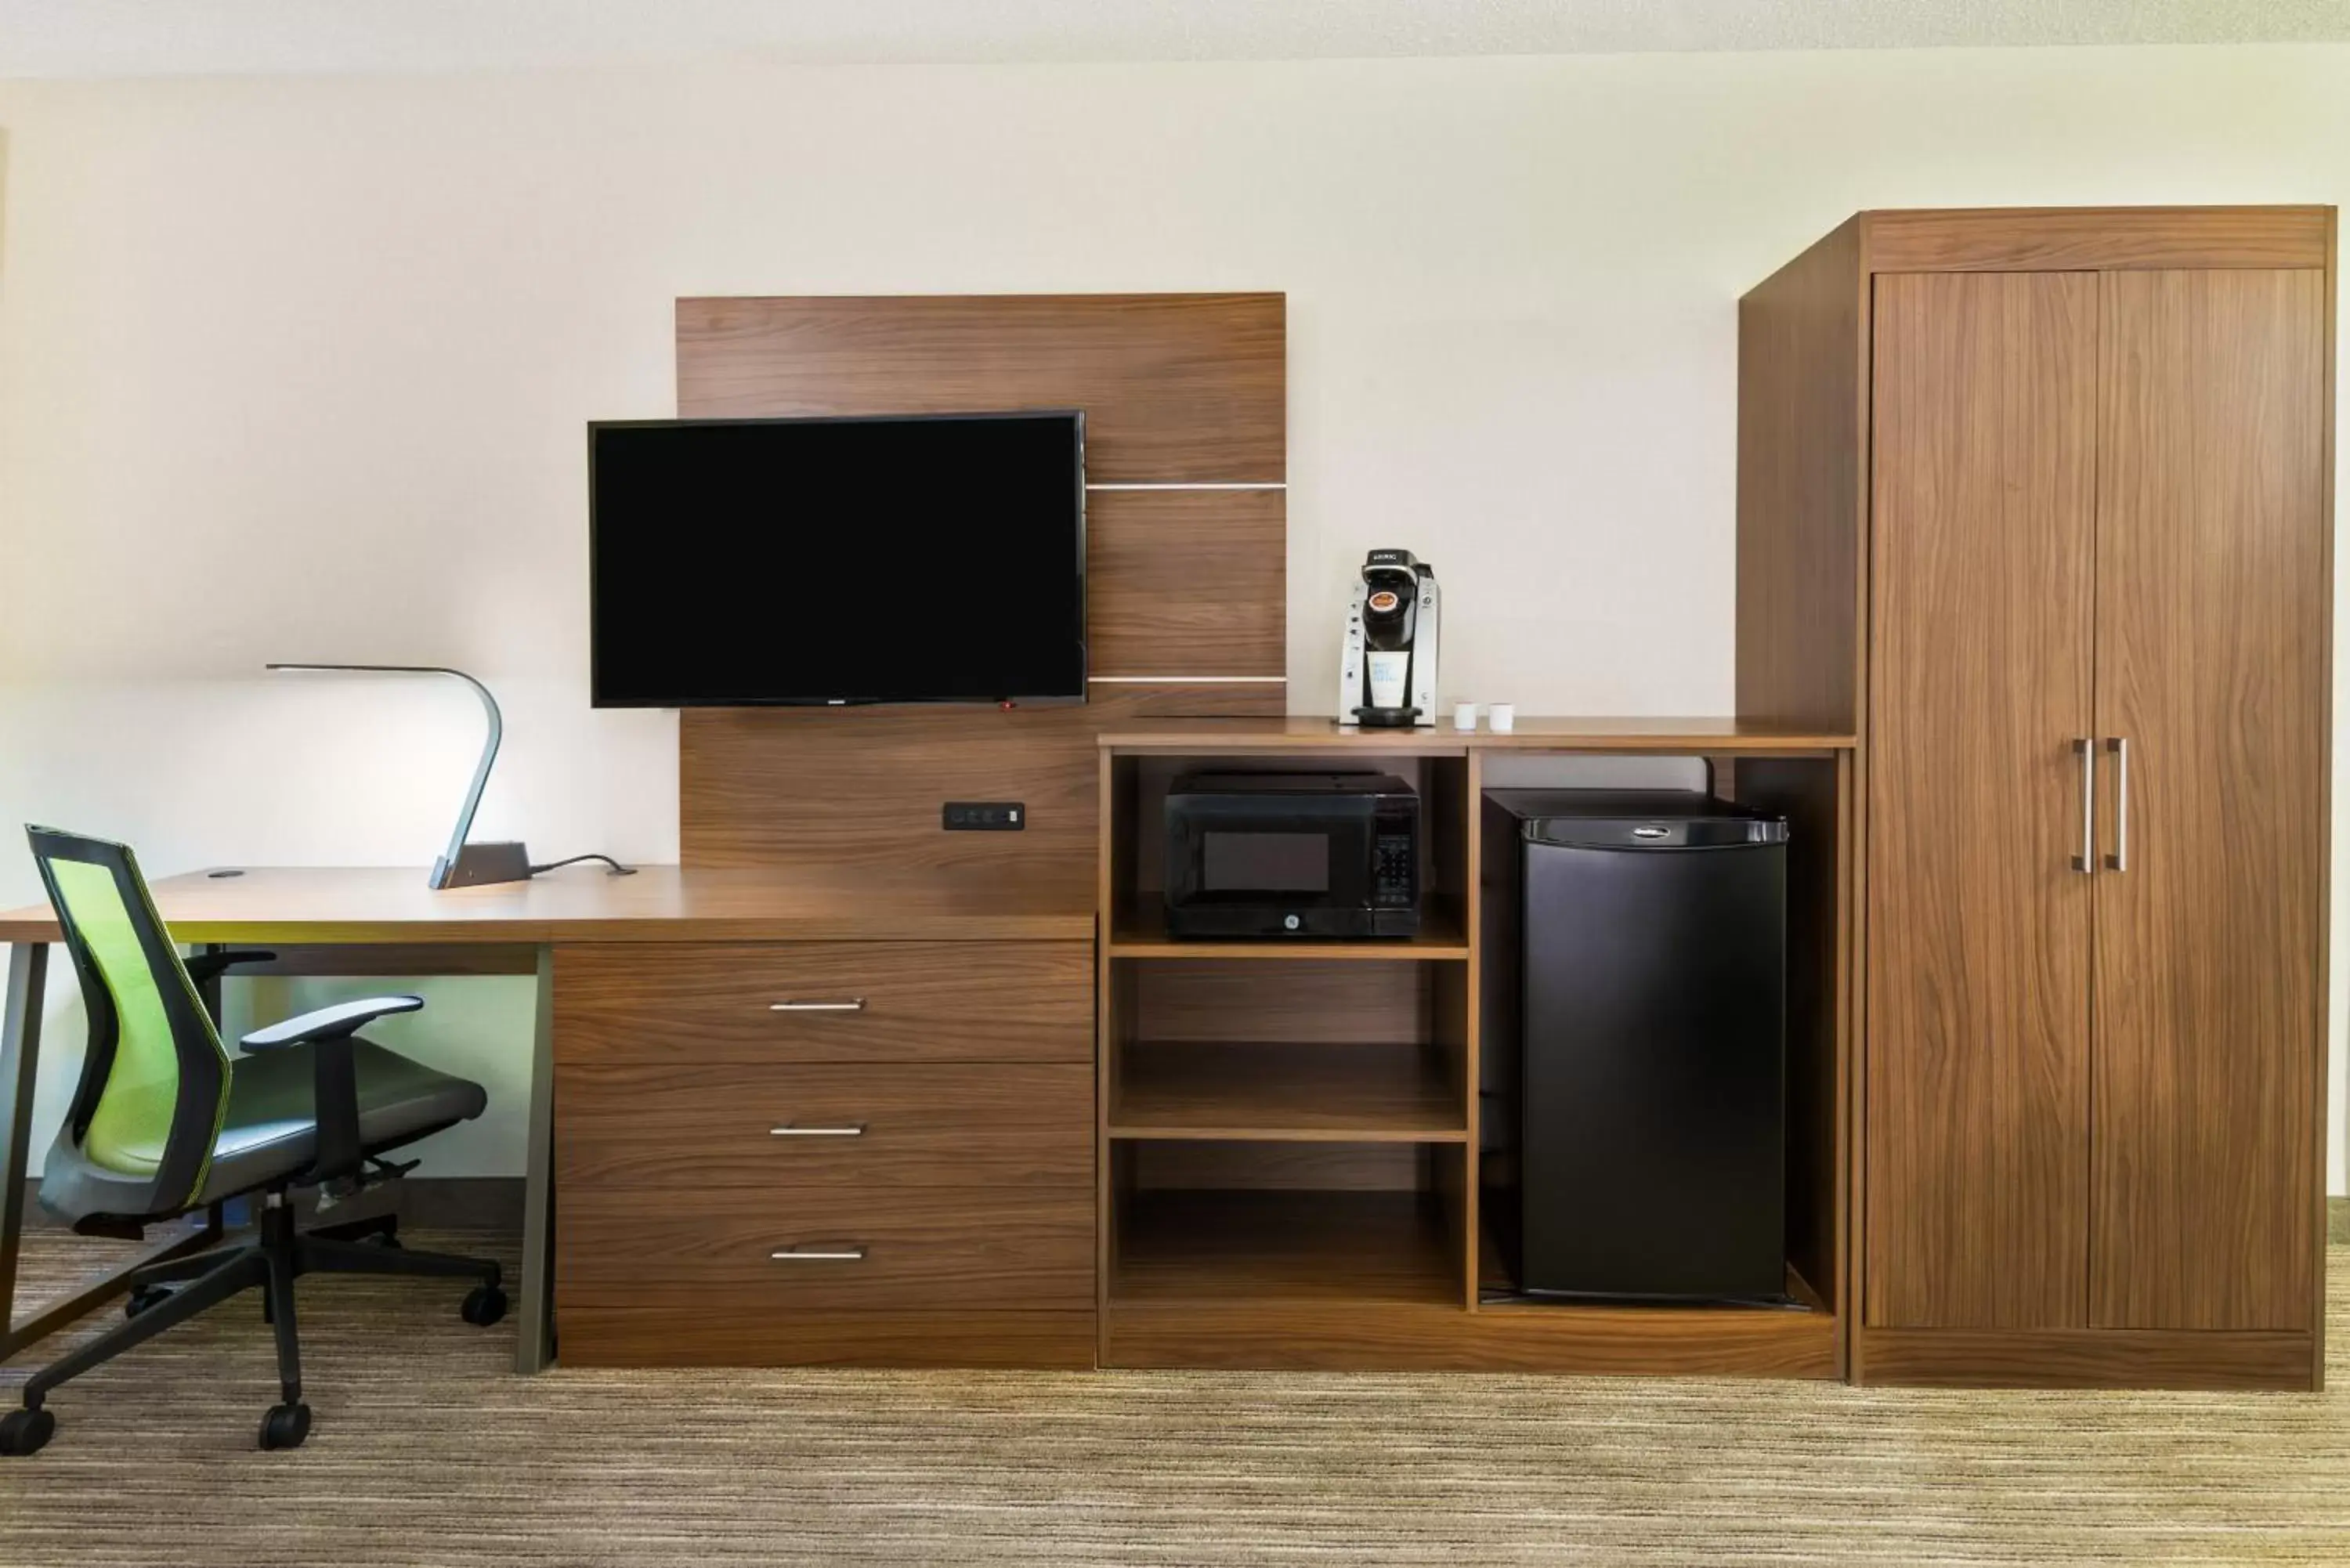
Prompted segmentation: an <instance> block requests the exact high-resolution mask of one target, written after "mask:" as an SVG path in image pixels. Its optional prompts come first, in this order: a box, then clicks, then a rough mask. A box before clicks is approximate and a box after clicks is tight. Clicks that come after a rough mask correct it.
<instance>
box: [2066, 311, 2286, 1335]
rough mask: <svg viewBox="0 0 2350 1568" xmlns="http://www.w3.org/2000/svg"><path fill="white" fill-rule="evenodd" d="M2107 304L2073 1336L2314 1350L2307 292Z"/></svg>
mask: <svg viewBox="0 0 2350 1568" xmlns="http://www.w3.org/2000/svg"><path fill="white" fill-rule="evenodd" d="M2103 284H2104V291H2105V293H2104V301H2105V309H2104V326H2105V337H2104V365H2105V374H2104V385H2105V395H2104V400H2103V418H2102V421H2101V431H2100V435H2101V442H2100V454H2101V456H2100V469H2099V483H2098V493H2099V501H2100V504H2099V514H2098V524H2097V729H2098V732H2099V733H2100V734H2101V735H2114V736H2121V737H2126V739H2127V741H2128V742H2129V768H2130V776H2129V802H2128V806H2129V843H2128V858H2127V869H2126V870H2118V871H2116V870H2108V871H2106V872H2105V873H2103V874H2101V875H2100V876H2099V877H2098V878H2097V888H2096V927H2097V971H2096V975H2097V1013H2096V1035H2095V1038H2096V1047H2095V1076H2096V1085H2097V1093H2096V1106H2095V1127H2094V1137H2093V1138H2092V1140H2091V1141H2092V1147H2093V1149H2094V1165H2093V1170H2094V1179H2093V1192H2094V1195H2095V1210H2096V1227H2095V1233H2094V1245H2093V1248H2092V1251H2091V1265H2090V1272H2089V1284H2090V1295H2089V1303H2090V1306H2089V1310H2090V1321H2091V1322H2092V1323H2093V1324H2097V1325H2099V1326H2104V1327H2112V1328H2147V1329H2292V1330H2304V1329H2308V1328H2310V1327H2312V1326H2313V1324H2314V1302H2315V1280H2316V1275H2317V1272H2318V1256H2317V1249H2316V1244H2315V1237H2316V1235H2317V1233H2318V1232H2317V1225H2316V1222H2315V1220H2314V1216H2315V1214H2316V1213H2317V1211H2318V1210H2319V1207H2320V1201H2321V1190H2320V1189H2318V1188H2317V1187H2316V1186H2315V1185H2314V1183H2313V1181H2312V1180H2311V1174H2310V1173H2311V1170H2312V1168H2313V1164H2314V1160H2313V1149H2314V1145H2315V1142H2316V1140H2317V1139H2318V1136H2319V1135H2318V1128H2319V1126H2320V1122H2321V1110H2320V1106H2319V1105H2318V1104H2317V1103H2314V1102H2313V1100H2312V1098H2311V1093H2310V1087H2311V1084H2312V1083H2313V1081H2314V1064H2317V1063H2320V1062H2322V1060H2323V1057H2324V1036H2323V1033H2322V1030H2321V1025H2320V1019H2321V1016H2322V1009H2323V1005H2324V1003H2323V992H2322V989H2321V983H2320V976H2321V974H2322V972H2323V970H2322V965H2323V961H2324V960H2323V952H2322V949H2323V943H2324V920H2325V910H2324V903H2323V901H2322V889H2323V873H2322V871H2321V869H2320V867H2321V863H2322V846H2323V845H2324V842H2325V827H2326V775H2327V770H2328V766H2329V762H2330V757H2329V752H2328V743H2327V728H2328V717H2329V712H2328V706H2327V668H2328V652H2327V635H2326V599H2327V596H2328V594H2329V591H2330V589H2329V579H2328V577H2327V575H2326V569H2325V568H2326V559H2327V557H2326V533H2327V517H2326V509H2325V482H2326V476H2325V469H2324V452H2325V430H2324V412H2325V380H2326V366H2325V362H2324V357H2323V356H2324V337H2325V334H2324V326H2325V289H2326V277H2325V275H2324V273H2322V272H2318V271H2309V270H2304V271H2242V270H2239V271H2229V272H2134V273H2126V274H2116V275H2109V276H2107V277H2106V278H2105V279H2104V280H2103ZM2110 784H2111V780H2110V779H2109V780H2108V786H2109V787H2110ZM2113 821H2114V815H2113V813H2111V812H2108V813H2107V822H2108V825H2109V826H2108V828H2107V839H2106V847H2107V850H2108V852H2109V853H2110V852H2111V850H2112V849H2113V848H2114V847H2116V846H2115V843H2114V840H2113V838H2112V836H2111V834H2112V827H2111V824H2112V823H2113Z"/></svg>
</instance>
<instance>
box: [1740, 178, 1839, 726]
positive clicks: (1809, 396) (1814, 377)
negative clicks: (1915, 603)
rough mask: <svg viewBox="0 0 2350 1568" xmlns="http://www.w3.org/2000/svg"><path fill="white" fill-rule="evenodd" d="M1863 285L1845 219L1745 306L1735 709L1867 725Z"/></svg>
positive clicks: (1759, 288)
mask: <svg viewBox="0 0 2350 1568" xmlns="http://www.w3.org/2000/svg"><path fill="white" fill-rule="evenodd" d="M1866 301H1867V285H1866V278H1865V276H1864V275H1863V273H1862V270H1861V264H1860V225H1859V222H1858V220H1856V219H1855V220H1848V221H1846V223H1843V224H1841V225H1840V226H1838V227H1837V228H1836V230H1835V232H1834V233H1832V234H1829V235H1828V236H1827V237H1826V238H1825V239H1823V240H1821V241H1820V242H1819V243H1818V244H1814V245H1813V246H1812V247H1811V248H1810V249H1809V250H1807V251H1805V252H1804V254H1802V255H1800V256H1798V257H1796V258H1795V259H1794V261H1792V262H1790V263H1788V264H1787V265H1785V266H1784V267H1782V268H1781V269H1780V270H1779V271H1778V272H1776V273H1774V274H1773V275H1771V276H1770V277H1769V278H1768V279H1766V280H1764V281H1763V283H1762V284H1760V285H1758V286H1756V287H1755V288H1754V289H1752V291H1751V292H1749V293H1748V294H1747V295H1746V296H1745V297H1744V298H1742V299H1741V300H1740V301H1739V302H1738V634H1737V636H1738V676H1737V681H1738V698H1737V701H1738V711H1739V713H1740V715H1741V716H1742V717H1745V718H1750V719H1756V720H1764V719H1768V720H1781V721H1791V722H1799V723H1807V724H1813V725H1820V726H1825V727H1827V728H1830V729H1834V730H1840V731H1846V732H1849V731H1852V730H1854V729H1856V728H1857V727H1858V725H1859V722H1860V713H1859V707H1860V703H1859V699H1858V697H1857V695H1856V693H1858V692H1859V691H1861V690H1862V681H1861V673H1860V670H1861V662H1862V659H1863V655H1864V652H1865V650H1864V649H1863V647H1862V639H1861V637H1860V635H1859V630H1858V628H1859V627H1860V625H1861V620H1860V617H1861V613H1862V609H1863V596H1864V593H1865V588H1864V586H1863V583H1862V570H1861V544H1862V526H1863V525H1862V518H1863V516H1864V515H1865V513H1864V510H1863V508H1864V504H1865V501H1866V488H1867V469H1866V462H1865V461H1864V456H1865V454H1864V449H1863V446H1862V434H1863V431H1865V430H1866V408H1867V354H1866V327H1867V317H1866Z"/></svg>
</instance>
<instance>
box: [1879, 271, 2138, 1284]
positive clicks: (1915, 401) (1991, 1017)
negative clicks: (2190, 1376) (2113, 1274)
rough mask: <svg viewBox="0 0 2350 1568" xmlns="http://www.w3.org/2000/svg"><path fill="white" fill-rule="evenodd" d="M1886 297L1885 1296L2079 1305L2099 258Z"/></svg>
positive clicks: (1882, 389) (1944, 282)
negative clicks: (2093, 264)
mask: <svg viewBox="0 0 2350 1568" xmlns="http://www.w3.org/2000/svg"><path fill="white" fill-rule="evenodd" d="M1873 322H1874V326H1873V333H1874V354H1875V369H1874V383H1873V392H1872V424H1873V432H1872V441H1873V450H1872V453H1871V462H1872V480H1871V485H1872V493H1873V501H1872V504H1871V510H1872V521H1871V530H1872V533H1871V556H1870V559H1871V576H1870V581H1871V588H1870V594H1871V609H1870V637H1871V649H1872V651H1871V654H1870V660H1869V710H1868V725H1869V741H1868V747H1869V752H1868V755H1869V763H1868V767H1869V779H1868V841H1867V850H1866V853H1867V931H1868V938H1867V954H1866V987H1867V989H1866V1008H1867V1032H1866V1038H1867V1042H1868V1044H1867V1051H1868V1057H1867V1066H1866V1072H1867V1079H1866V1099H1867V1117H1866V1127H1867V1148H1866V1156H1865V1158H1866V1187H1865V1195H1864V1196H1865V1201H1866V1205H1867V1209H1866V1249H1867V1251H1866V1257H1865V1268H1866V1274H1865V1290H1864V1299H1865V1303H1866V1322H1867V1323H1868V1324H1871V1325H1874V1326H1880V1327H1904V1326H1908V1327H1961V1326H1963V1327H2046V1326H2074V1325H2079V1324H2082V1323H2083V1322H2084V1321H2085V1314H2086V1306H2087V1288H2086V1284H2087V1282H2086V1273H2087V1266H2088V1215H2089V1204H2088V1128H2089V1096H2088V1085H2089V967H2090V952H2091V933H2090V914H2091V905H2090V896H2089V887H2090V883H2091V882H2092V880H2093V879H2094V877H2093V874H2092V873H2091V872H2090V871H2089V870H2087V869H2085V868H2078V867H2076V865H2075V860H2076V857H2081V856H2084V855H2085V854H2087V853H2089V846H2088V845H2087V844H2086V843H2085V820H2084V817H2085V805H2086V802H2085V798H2084V782H2085V778H2086V776H2087V775H2086V774H2085V764H2086V762H2087V760H2088V759H2087V758H2086V756H2085V754H2083V753H2080V752H2078V751H2076V749H2075V742H2076V741H2078V740H2082V739H2085V738H2086V737H2087V736H2088V735H2089V734H2090V718H2091V699H2092V683H2091V666H2090V659H2091V653H2092V649H2093V640H2094V639H2093V627H2092V611H2093V605H2092V576H2091V574H2092V570H2093V539H2092V532H2091V530H2092V524H2093V523H2094V519H2095V493H2094V489H2093V485H2094V482H2095V421H2096V409H2097V403H2096V373H2097V353H2096V331H2097V279H2096V276H2095V274H2092V273H2009V274H1999V273H1950V274H1888V275H1880V276H1879V277H1878V278H1877V282H1876V298H1875V309H1874V315H1873Z"/></svg>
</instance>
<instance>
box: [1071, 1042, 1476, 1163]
mask: <svg viewBox="0 0 2350 1568" xmlns="http://www.w3.org/2000/svg"><path fill="white" fill-rule="evenodd" d="M1452 1071H1453V1070H1452V1066H1451V1064H1450V1063H1448V1062H1447V1061H1446V1059H1445V1056H1444V1054H1443V1053H1442V1052H1440V1051H1438V1050H1436V1049H1435V1048H1433V1047H1430V1046H1426V1045H1409V1044H1404V1045H1396V1044H1376V1045H1374V1044H1352V1043H1319V1044H1291V1043H1279V1044H1259V1043H1251V1044H1234V1043H1231V1042H1225V1041H1215V1042H1193V1041H1181V1042H1176V1043H1173V1044H1161V1043H1155V1042H1148V1041H1145V1042H1140V1043H1138V1044H1132V1045H1129V1046H1128V1047H1127V1048H1126V1050H1125V1053H1124V1054H1123V1055H1122V1056H1121V1057H1120V1058H1119V1063H1118V1092H1117V1097H1116V1099H1115V1100H1114V1101H1113V1103H1112V1104H1111V1106H1110V1112H1109V1136H1110V1137H1113V1138H1131V1139H1151V1138H1161V1139H1179V1138H1200V1139H1206V1138H1220V1139H1228V1140H1235V1141H1253V1142H1267V1143H1271V1142H1281V1143H1313V1142H1330V1143H1339V1142H1344V1143H1466V1142H1467V1141H1468V1140H1469V1125H1468V1113H1467V1111H1466V1110H1465V1109H1464V1108H1463V1106H1462V1105H1461V1096H1460V1094H1459V1092H1458V1091H1457V1090H1456V1089H1455V1087H1454V1085H1453V1079H1452Z"/></svg>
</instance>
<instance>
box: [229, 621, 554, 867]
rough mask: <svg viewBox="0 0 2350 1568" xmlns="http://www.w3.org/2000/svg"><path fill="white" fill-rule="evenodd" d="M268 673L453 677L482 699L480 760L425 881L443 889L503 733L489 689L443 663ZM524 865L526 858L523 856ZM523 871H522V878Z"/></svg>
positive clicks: (331, 666)
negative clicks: (485, 732) (444, 849)
mask: <svg viewBox="0 0 2350 1568" xmlns="http://www.w3.org/2000/svg"><path fill="white" fill-rule="evenodd" d="M265 668H267V669H270V670H337V671H357V672H360V673H364V674H371V675H453V676H455V677H456V678H457V679H458V680H462V681H463V682H464V683H465V684H466V685H468V686H470V687H472V688H473V695H475V696H476V697H479V698H480V699H481V700H482V711H483V712H484V714H486V715H487V716H488V718H489V721H490V733H489V737H488V739H486V740H485V741H484V742H483V743H482V760H481V761H480V762H478V763H474V764H473V783H472V784H469V785H467V786H466V789H465V804H464V805H463V806H462V807H461V808H459V810H458V812H457V826H456V829H455V831H453V832H452V833H451V834H450V835H449V850H448V853H447V854H445V855H443V856H442V857H441V858H440V859H438V860H435V861H434V862H433V863H432V875H431V876H430V877H427V878H426V880H425V886H426V887H428V888H446V887H447V886H449V878H450V877H451V875H452V873H453V872H454V871H455V870H456V867H457V860H458V857H459V856H461V855H463V853H464V849H465V839H466V837H467V836H469V835H471V834H472V832H473V810H474V808H475V807H476V806H478V805H481V804H482V788H483V786H484V785H485V784H488V783H489V782H490V764H491V763H494V762H495V761H497V758H498V742H499V740H500V739H501V738H503V737H504V734H505V723H504V720H503V719H502V718H501V717H500V716H499V713H498V700H497V699H496V698H494V697H493V696H491V695H490V689H489V688H488V687H486V686H484V685H483V684H482V683H481V682H480V681H478V680H474V679H473V677H472V676H470V675H468V674H466V673H465V672H464V671H463V670H452V669H450V668H449V667H448V666H447V665H445V664H271V665H268V666H266V667H265ZM524 858H525V864H527V859H528V857H524ZM526 875H527V872H526V871H525V876H526Z"/></svg>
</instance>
